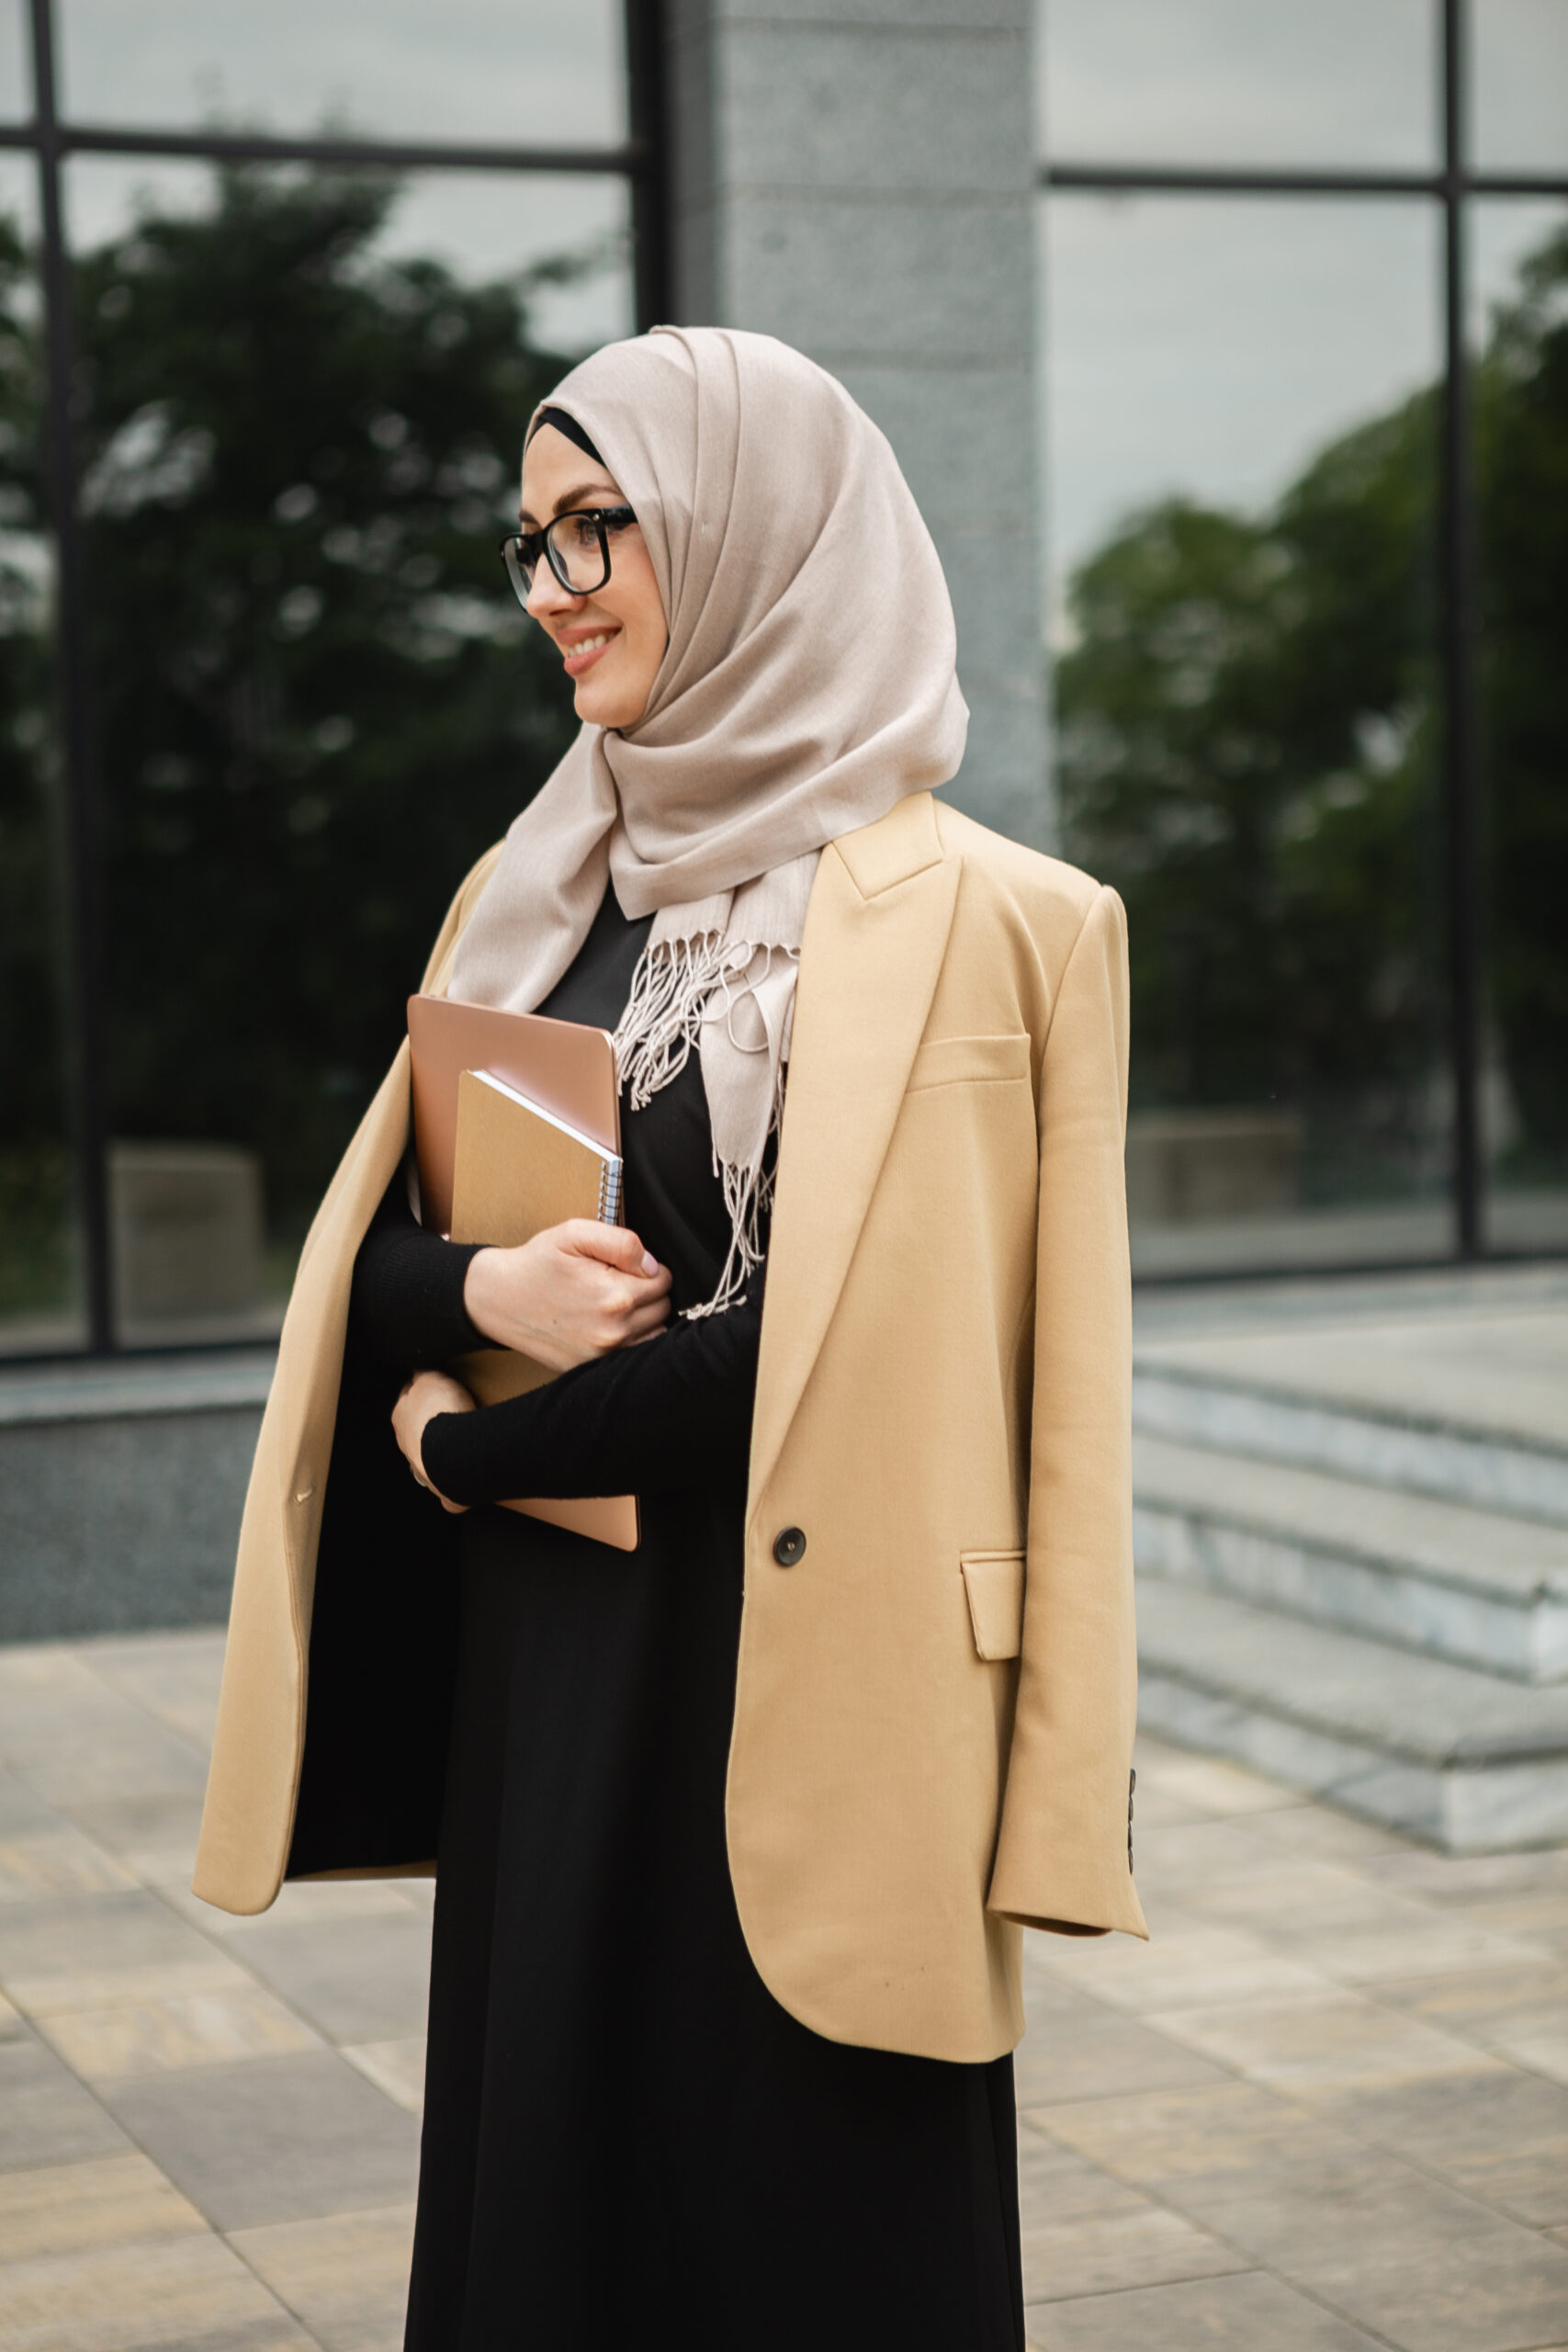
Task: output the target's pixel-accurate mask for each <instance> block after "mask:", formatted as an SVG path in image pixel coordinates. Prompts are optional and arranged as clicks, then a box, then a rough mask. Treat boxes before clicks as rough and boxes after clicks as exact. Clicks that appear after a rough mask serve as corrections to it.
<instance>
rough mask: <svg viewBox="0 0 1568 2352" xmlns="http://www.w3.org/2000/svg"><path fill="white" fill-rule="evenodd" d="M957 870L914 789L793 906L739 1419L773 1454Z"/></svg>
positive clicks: (920, 1010) (887, 1116)
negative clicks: (760, 1248) (784, 1032)
mask: <svg viewBox="0 0 1568 2352" xmlns="http://www.w3.org/2000/svg"><path fill="white" fill-rule="evenodd" d="M961 864H962V861H961V860H960V859H958V858H956V857H946V856H944V855H943V853H942V843H941V841H940V839H939V837H938V834H937V830H936V813H935V810H934V809H933V807H932V804H931V795H930V794H929V793H919V794H917V795H915V796H914V797H912V798H910V799H908V800H905V801H900V802H899V803H898V804H897V807H896V808H895V809H892V810H891V811H890V813H889V814H888V815H887V816H886V817H884V818H883V819H881V820H880V821H879V822H878V823H876V824H874V825H870V826H867V827H865V828H864V829H863V831H860V832H858V833H851V834H848V835H846V836H845V837H844V839H843V840H841V841H840V842H835V843H833V844H832V846H831V847H829V849H827V850H826V851H824V853H823V855H822V862H821V864H820V865H819V866H818V870H817V880H816V884H815V886H814V888H813V890H812V894H811V904H810V908H809V910H808V911H807V922H806V933H805V937H804V940H803V942H802V945H801V957H800V979H799V983H798V986H797V989H796V994H795V1029H794V1035H793V1038H792V1041H791V1049H790V1065H789V1086H788V1091H787V1092H786V1094H785V1097H784V1125H783V1131H782V1133H781V1136H780V1138H779V1172H778V1188H777V1192H776V1194H775V1198H774V1204H773V1231H772V1238H771V1242H770V1247H769V1253H768V1287H767V1296H766V1306H765V1308H764V1313H763V1318H762V1339H761V1357H760V1361H759V1364H758V1372H757V1404H756V1412H755V1417H754V1419H753V1423H752V1436H751V1476H750V1488H751V1493H752V1494H753V1495H755V1494H757V1493H758V1492H759V1491H760V1489H761V1487H762V1485H763V1484H764V1483H765V1481H766V1480H767V1478H768V1477H769V1476H770V1475H771V1473H772V1471H773V1465H774V1464H775V1463H776V1462H777V1460H778V1457H779V1453H780V1450H781V1449H782V1447H783V1444H784V1438H785V1436H786V1435H787V1433H788V1430H789V1425H790V1422H791V1420H792V1419H794V1417H795V1408H796V1406H797V1405H798V1404H799V1402H800V1398H801V1395H802V1392H803V1391H804V1389H805V1387H806V1384H807V1380H808V1379H809V1377H810V1374H811V1368H812V1365H813V1364H814V1363H816V1361H817V1356H818V1351H819V1350H820V1348H821V1345H822V1341H823V1339H824V1338H825V1336H826V1334H827V1331H828V1327H829V1324H830V1322H831V1321H832V1317H833V1312H834V1309H835V1307H836V1306H837V1305H838V1302H839V1294H840V1290H841V1289H842V1288H843V1283H844V1276H845V1274H846V1273H847V1272H848V1271H849V1265H850V1260H851V1259H852V1256H853V1254H854V1248H855V1243H856V1241H857V1240H858V1239H859V1238H860V1230H861V1227H862V1225H863V1223H864V1221H865V1214H866V1211H867V1209H868V1208H869V1206H870V1204H871V1198H872V1194H873V1193H874V1191H875V1189H876V1180H877V1178H878V1176H879V1175H880V1173H881V1170H882V1163H883V1160H884V1159H885V1158H886V1152H887V1146H888V1143H889V1141H890V1140H891V1138H892V1134H893V1126H894V1122H895V1121H896V1119H897V1115H898V1106H899V1104H900V1103H901V1102H902V1100H903V1096H904V1089H905V1086H906V1084H907V1082H908V1076H909V1065H910V1063H911V1062H912V1061H913V1060H914V1057H915V1049H916V1047H917V1046H919V1042H920V1038H921V1035H922V1034H923V1032H924V1029H925V1025H926V1016H927V1014H928V1012H930V1010H931V996H932V993H933V991H934V989H935V987H936V981H937V975H938V973H939V972H940V971H941V969H942V956H943V954H944V952H945V950H946V946H947V935H948V932H949V930H950V929H951V927H952V923H953V905H954V902H955V900H956V898H957V893H958V876H959V871H960V867H961Z"/></svg>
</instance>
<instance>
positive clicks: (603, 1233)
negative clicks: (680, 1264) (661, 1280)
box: [583, 1225, 659, 1274]
mask: <svg viewBox="0 0 1568 2352" xmlns="http://www.w3.org/2000/svg"><path fill="white" fill-rule="evenodd" d="M583 1246H584V1248H585V1250H586V1252H587V1254H588V1255H589V1256H590V1257H593V1258H597V1259H599V1260H600V1261H602V1262H603V1263H604V1265H606V1266H614V1267H615V1270H616V1272H619V1273H623V1274H656V1273H657V1272H659V1261H658V1259H657V1258H655V1257H653V1256H652V1255H651V1254H650V1253H649V1251H648V1250H645V1249H644V1248H643V1246H642V1243H641V1242H640V1241H639V1240H638V1238H637V1235H636V1234H635V1233H634V1232H633V1231H632V1230H631V1227H629V1226H626V1225H596V1226H592V1227H589V1231H588V1234H586V1235H585V1236H584V1245H583Z"/></svg>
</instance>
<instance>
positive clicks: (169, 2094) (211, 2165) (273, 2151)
mask: <svg viewBox="0 0 1568 2352" xmlns="http://www.w3.org/2000/svg"><path fill="white" fill-rule="evenodd" d="M102 2098H103V2100H104V2104H105V2105H106V2106H107V2108H108V2109H110V2110H111V2111H112V2112H113V2113H114V2114H115V2115H116V2116H117V2117H118V2119H119V2120H120V2121H121V2122H122V2123H123V2124H124V2125H125V2128H126V2130H127V2131H129V2132H130V2134H131V2136H132V2137H133V2138H134V2139H135V2140H136V2141H137V2142H138V2143H140V2144H141V2146H142V2147H144V2148H145V2149H146V2150H147V2152H148V2154H150V2155H151V2156H152V2158H153V2160H154V2161H155V2162H156V2163H157V2164H159V2165H162V2166H163V2168H164V2171H165V2172H166V2173H167V2174H168V2175H169V2177H170V2178H171V2179H172V2180H173V2181H175V2183H176V2184H177V2186H178V2187H179V2188H183V2189H184V2190H185V2192H186V2196H187V2197H189V2198H190V2199H191V2200H192V2202H193V2203H195V2204H197V2205H199V2206H200V2208H201V2210H202V2211H203V2212H204V2213H205V2214H206V2215H207V2216H208V2218H209V2220H210V2221H211V2222H215V2223H216V2225H217V2226H218V2228H220V2229H221V2230H231V2229H235V2230H238V2229H245V2228H248V2227H252V2226H259V2225H260V2224H261V2223H263V2222H292V2221H302V2220H306V2219H311V2218H315V2217H317V2216H320V2215H324V2214H327V2213H333V2212H356V2211H363V2210H365V2209H366V2208H368V2207H371V2206H377V2205H391V2204H398V2203H401V2202H402V2201H404V2200H405V2199H408V2198H410V2197H412V2195H413V2192H414V2181H415V2173H416V2169H417V2165H418V2156H419V2128H418V2126H417V2124H416V2123H415V2122H414V2120H413V2118H412V2116H410V2115H406V2114H404V2113H403V2112H402V2110H401V2109H399V2108H397V2107H395V2106H394V2105H393V2104H392V2102H391V2100H390V2099H389V2098H385V2097H384V2096H383V2094H382V2093H381V2092H380V2091H378V2090H377V2089H376V2087H375V2086H374V2085H373V2084H371V2083H367V2081H366V2079H365V2077H364V2075H361V2074H358V2073H356V2071H355V2068H354V2067H352V2066H350V2065H348V2064H346V2063H345V2062H344V2060H343V2059H342V2058H340V2057H339V2056H338V2054H337V2052H335V2051H332V2050H320V2051H307V2052H301V2053H300V2054H299V2055H298V2056H295V2057H280V2058H253V2059H247V2060H243V2061H241V2062H239V2063H237V2064H233V2065H229V2066H199V2067H190V2068H187V2069H186V2070H185V2071H184V2072H181V2073H177V2074H168V2075H141V2076H140V2077H139V2078H138V2079H136V2080H135V2081H133V2082H122V2083H107V2084H105V2085H104V2086H102Z"/></svg>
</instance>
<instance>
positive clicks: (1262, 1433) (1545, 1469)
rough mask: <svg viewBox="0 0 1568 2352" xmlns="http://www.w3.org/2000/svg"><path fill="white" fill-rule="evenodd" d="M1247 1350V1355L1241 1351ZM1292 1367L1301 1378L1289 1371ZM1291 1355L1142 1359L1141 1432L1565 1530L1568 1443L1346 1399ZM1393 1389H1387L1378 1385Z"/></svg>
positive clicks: (1205, 1352) (1237, 1352) (1184, 1354)
mask: <svg viewBox="0 0 1568 2352" xmlns="http://www.w3.org/2000/svg"><path fill="white" fill-rule="evenodd" d="M1244 1350H1245V1351H1247V1352H1245V1353H1244ZM1292 1362H1293V1363H1294V1370H1293V1372H1292ZM1313 1375H1314V1366H1313V1365H1312V1364H1311V1363H1307V1362H1304V1361H1303V1360H1302V1359H1301V1358H1300V1357H1299V1356H1298V1357H1296V1358H1294V1359H1292V1355H1291V1354H1290V1353H1289V1352H1287V1351H1286V1350H1285V1349H1284V1348H1282V1347H1280V1348H1274V1347H1273V1346H1271V1345H1270V1346H1269V1348H1268V1349H1267V1350H1266V1349H1265V1347H1264V1345H1263V1343H1261V1342H1258V1341H1255V1340H1249V1341H1236V1342H1232V1343H1230V1349H1229V1354H1228V1356H1227V1355H1226V1354H1224V1353H1222V1352H1221V1350H1220V1348H1219V1347H1218V1345H1217V1344H1216V1343H1213V1342H1207V1343H1203V1345H1202V1351H1201V1354H1200V1351H1199V1348H1198V1347H1195V1346H1190V1347H1187V1348H1185V1349H1183V1350H1182V1351H1181V1359H1180V1360H1179V1359H1178V1357H1177V1355H1176V1353H1175V1351H1166V1350H1163V1349H1160V1350H1156V1349H1144V1350H1140V1351H1139V1354H1138V1357H1137V1360H1136V1362H1135V1363H1134V1371H1133V1425H1134V1428H1135V1429H1137V1430H1142V1431H1144V1432H1145V1433H1146V1434H1147V1435H1149V1436H1151V1437H1166V1438H1172V1439H1176V1440H1179V1441H1180V1442H1184V1443H1187V1444H1192V1445H1207V1446H1213V1447H1215V1448H1217V1449H1221V1450H1224V1451H1225V1452H1228V1453H1246V1454H1252V1455H1255V1456H1256V1457H1258V1459H1259V1460H1262V1461H1269V1462H1286V1463H1294V1464H1300V1465H1302V1466H1303V1467H1304V1468H1310V1469H1315V1470H1325V1471H1333V1472H1337V1473H1338V1474H1339V1475H1340V1476H1345V1477H1349V1478H1356V1479H1359V1480H1360V1481H1362V1482H1363V1483H1365V1484H1367V1485H1371V1486H1380V1487H1398V1488H1401V1489H1403V1490H1404V1491H1407V1492H1410V1493H1414V1494H1423V1495H1433V1496H1438V1497H1441V1498H1445V1499H1446V1500H1449V1501H1451V1502H1460V1503H1468V1504H1470V1505H1471V1506H1472V1507H1473V1508H1475V1509H1478V1510H1496V1511H1506V1512H1510V1513H1515V1514H1517V1515H1518V1516H1519V1517H1522V1518H1526V1519H1538V1520H1542V1521H1547V1522H1548V1523H1550V1524H1553V1525H1556V1526H1559V1527H1568V1445H1564V1444H1562V1443H1561V1442H1555V1441H1554V1440H1553V1439H1552V1438H1551V1435H1550V1433H1549V1430H1548V1429H1547V1427H1546V1426H1544V1417H1542V1416H1540V1415H1539V1414H1538V1415H1537V1416H1536V1419H1538V1421H1543V1425H1542V1426H1540V1427H1539V1428H1536V1429H1524V1428H1508V1427H1490V1426H1487V1425H1485V1424H1484V1423H1483V1422H1481V1421H1479V1420H1477V1419H1461V1418H1457V1417H1456V1416H1455V1414H1454V1413H1453V1412H1452V1411H1451V1410H1439V1409H1438V1398H1437V1397H1436V1396H1435V1395H1434V1397H1431V1398H1429V1399H1428V1400H1427V1408H1426V1409H1423V1408H1422V1407H1421V1405H1420V1404H1419V1403H1417V1402H1413V1403H1412V1405H1411V1406H1410V1408H1408V1409H1402V1408H1398V1407H1397V1406H1396V1405H1395V1404H1393V1402H1391V1401H1389V1400H1388V1399H1387V1398H1384V1399H1382V1400H1377V1401H1375V1400H1374V1399H1373V1397H1371V1393H1370V1392H1371V1387H1372V1385H1373V1384H1372V1383H1371V1381H1368V1382H1367V1383H1366V1384H1365V1385H1366V1387H1367V1390H1368V1392H1369V1393H1368V1394H1367V1395H1364V1396H1356V1395H1353V1394H1348V1393H1346V1392H1347V1390H1348V1388H1349V1386H1350V1384H1349V1382H1348V1380H1347V1379H1345V1378H1344V1377H1343V1376H1341V1377H1340V1378H1339V1380H1338V1382H1337V1388H1338V1393H1335V1386H1334V1385H1331V1383H1330V1382H1329V1380H1328V1377H1327V1374H1326V1370H1325V1372H1324V1375H1323V1377H1322V1379H1321V1380H1320V1381H1319V1382H1318V1383H1317V1384H1316V1385H1314V1376H1313ZM1379 1385H1386V1384H1379Z"/></svg>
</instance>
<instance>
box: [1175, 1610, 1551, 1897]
mask: <svg viewBox="0 0 1568 2352" xmlns="http://www.w3.org/2000/svg"><path fill="white" fill-rule="evenodd" d="M1138 1621H1139V1622H1138V1652H1139V1662H1140V1677H1139V1699H1138V1715H1139V1721H1140V1722H1141V1723H1142V1724H1145V1727H1146V1728H1147V1729H1148V1730H1150V1731H1153V1732H1157V1733H1158V1734H1159V1735H1160V1736H1161V1737H1162V1738H1165V1739H1170V1740H1174V1741H1176V1742H1177V1743H1178V1744H1179V1745H1180V1746H1182V1747H1201V1748H1205V1749H1208V1750H1210V1751H1212V1752H1214V1753H1217V1754H1220V1755H1223V1756H1229V1757H1232V1758H1235V1761H1236V1762H1238V1763H1243V1764H1250V1765H1252V1766H1253V1767H1255V1768H1256V1769H1257V1770H1259V1771H1263V1772H1269V1773H1271V1774H1272V1775H1273V1776H1274V1778H1275V1779H1276V1780H1280V1781H1285V1782H1286V1783H1287V1784H1288V1785H1289V1786H1291V1787H1292V1788H1298V1789H1301V1790H1303V1791H1304V1792H1306V1793H1307V1794H1308V1795H1310V1796H1315V1797H1322V1798H1325V1799H1327V1800H1328V1801H1329V1802H1330V1803H1331V1804H1341V1805H1344V1806H1345V1807H1346V1808H1347V1809H1348V1811H1349V1812H1352V1813H1359V1814H1363V1815H1366V1816H1367V1817H1368V1818H1369V1819H1371V1820H1373V1821H1381V1822H1385V1823H1387V1824H1388V1825H1389V1826H1391V1827H1393V1828H1398V1829H1403V1830H1404V1831H1406V1832H1407V1833H1408V1834H1410V1835H1411V1836H1413V1837H1417V1838H1428V1839H1430V1841H1431V1842H1432V1843H1433V1844H1434V1845H1438V1846H1441V1847H1444V1848H1445V1849H1447V1850H1448V1851H1449V1852H1450V1853H1454V1854H1484V1853H1494V1852H1499V1851H1502V1850H1504V1849H1507V1848H1509V1847H1515V1846H1534V1845H1548V1844H1555V1843H1557V1842H1559V1841H1560V1840H1562V1839H1564V1838H1568V1686H1564V1685H1563V1684H1562V1683H1558V1684H1554V1685H1551V1686H1550V1687H1547V1688H1535V1689H1532V1688H1530V1687H1529V1685H1528V1684H1525V1683H1520V1682H1513V1681H1508V1680H1506V1679H1504V1678H1503V1677H1502V1676H1500V1675H1491V1674H1482V1673H1478V1672H1477V1671H1476V1670H1475V1668H1472V1667H1463V1666H1452V1665H1450V1663H1449V1662H1448V1660H1447V1659H1445V1658H1435V1657H1417V1656H1416V1654H1415V1653H1413V1652H1411V1651H1409V1650H1404V1649H1400V1648H1396V1647H1394V1646H1393V1645H1391V1644H1389V1643H1386V1642H1372V1641H1368V1640H1366V1639H1365V1638H1364V1637H1363V1636H1361V1635H1359V1634H1348V1633H1345V1632H1344V1631H1342V1630H1341V1629H1340V1628H1338V1627H1337V1626H1326V1625H1314V1624H1310V1623H1307V1622H1306V1621H1305V1620H1304V1619H1302V1618H1291V1617H1286V1616H1283V1615H1282V1614H1281V1613H1280V1611H1276V1610H1271V1609H1259V1608H1257V1607H1254V1606H1252V1605H1251V1604H1249V1603H1248V1602H1247V1601H1242V1600H1230V1599H1228V1598H1226V1597H1224V1596H1223V1595H1221V1594H1219V1593H1213V1592H1202V1591H1199V1590H1197V1589H1194V1588H1192V1587H1190V1586H1183V1585H1175V1584H1167V1583H1163V1582H1161V1581H1159V1580H1158V1579H1156V1578H1150V1579H1148V1580H1147V1581H1146V1582H1144V1583H1142V1584H1141V1587H1140V1590H1139V1595H1138Z"/></svg>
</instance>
